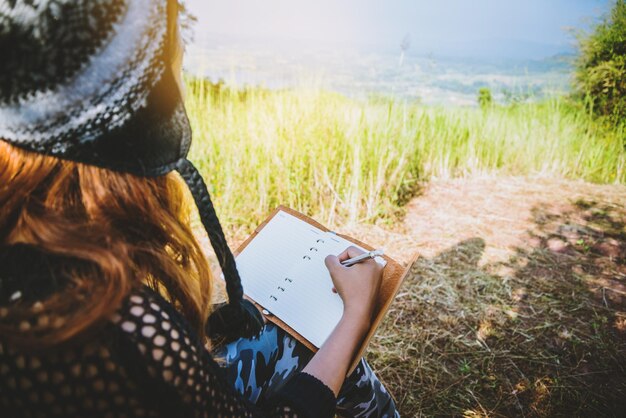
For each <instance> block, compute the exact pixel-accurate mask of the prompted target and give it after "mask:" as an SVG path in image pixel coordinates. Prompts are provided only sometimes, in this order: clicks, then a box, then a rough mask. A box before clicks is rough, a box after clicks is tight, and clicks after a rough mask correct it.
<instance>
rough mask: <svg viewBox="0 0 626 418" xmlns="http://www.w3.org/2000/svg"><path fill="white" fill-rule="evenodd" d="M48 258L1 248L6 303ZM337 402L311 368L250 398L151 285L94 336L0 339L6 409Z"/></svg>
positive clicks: (114, 413)
mask: <svg viewBox="0 0 626 418" xmlns="http://www.w3.org/2000/svg"><path fill="white" fill-rule="evenodd" d="M20 247H23V246H20ZM33 257H35V258H33ZM41 257H48V256H43V255H42V254H38V255H37V251H35V250H33V249H32V248H29V249H25V248H21V249H19V250H18V251H16V249H15V248H12V249H10V250H7V247H5V248H2V247H0V303H1V306H2V309H10V305H11V304H12V303H24V302H26V301H28V300H29V288H25V287H24V286H27V285H28V286H29V287H30V288H32V287H33V286H34V282H33V277H34V276H32V273H33V269H34V270H35V271H36V270H37V269H40V270H41V268H43V266H50V265H51V261H50V259H49V257H48V258H47V259H45V260H44V261H43V262H42V261H41ZM23 263H26V264H23ZM52 263H53V260H52ZM20 265H21V266H25V265H26V266H28V270H29V272H28V273H27V274H25V275H24V276H23V279H24V280H19V277H17V276H15V275H12V274H11V273H10V272H11V271H13V272H15V269H16V268H19V266H20ZM37 266H39V267H37ZM39 277H40V278H41V279H43V280H49V279H50V277H48V276H46V275H45V274H44V275H40V276H39ZM38 280H39V279H37V281H38ZM45 284H46V283H45V282H42V285H43V287H44V288H45ZM20 285H21V286H20ZM19 287H24V288H22V289H20V288H19ZM41 288H42V287H39V288H38V290H35V289H33V294H36V293H39V292H40V291H41ZM334 406H335V397H334V395H333V393H332V391H331V390H330V389H329V388H328V387H327V386H325V385H324V384H323V383H322V382H321V381H319V380H318V379H316V378H315V377H313V376H311V375H308V374H306V373H299V374H296V375H295V376H294V377H293V378H292V379H291V380H290V381H288V383H287V384H286V385H285V387H284V388H283V389H282V390H281V391H280V392H278V394H277V395H276V396H275V397H274V398H272V399H270V400H269V401H266V402H265V404H260V405H253V404H251V403H249V402H248V401H247V400H245V399H243V398H242V397H241V396H240V395H239V393H238V392H236V391H235V390H234V388H232V387H230V385H229V384H228V383H227V381H226V379H225V377H224V375H223V372H222V369H221V368H220V367H219V365H218V364H217V363H216V362H215V360H214V359H213V358H212V357H211V355H210V354H209V352H208V351H207V350H206V349H205V348H204V346H203V345H202V343H201V342H200V341H199V340H198V338H196V336H195V334H194V332H193V331H192V330H191V328H190V326H189V324H188V323H187V322H186V320H185V319H184V318H183V317H182V316H181V315H180V314H179V313H178V312H177V311H176V310H175V309H174V307H173V306H172V305H171V304H170V303H169V302H167V301H166V300H165V299H163V298H162V297H161V296H160V295H159V294H157V293H156V292H154V291H152V290H150V289H148V288H147V287H144V288H141V289H139V290H137V291H135V292H133V293H132V294H131V295H130V296H129V297H128V298H127V300H126V301H125V303H124V304H123V306H122V307H121V309H120V310H119V311H118V312H117V313H116V314H115V315H114V317H113V318H111V320H110V322H109V323H107V324H106V325H105V326H104V327H103V329H102V331H101V332H99V333H98V334H97V337H95V338H92V339H91V340H90V341H89V342H87V343H82V344H77V345H74V346H71V347H69V348H65V349H63V350H54V351H51V352H49V353H44V354H42V353H39V354H26V353H21V352H19V351H17V350H15V349H13V348H12V347H10V346H8V344H6V342H0V411H2V413H1V415H2V416H3V417H30V416H32V417H39V416H41V417H47V416H62V417H178V416H181V417H183V416H184V417H218V416H219V417H260V416H262V417H323V416H333V413H334Z"/></svg>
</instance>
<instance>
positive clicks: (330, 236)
mask: <svg viewBox="0 0 626 418" xmlns="http://www.w3.org/2000/svg"><path fill="white" fill-rule="evenodd" d="M350 245H354V246H356V247H359V248H361V249H363V250H371V249H372V248H371V247H369V246H367V245H366V244H363V243H361V242H359V241H357V240H354V239H352V238H350V237H346V236H340V235H337V234H335V233H333V232H331V231H329V230H328V229H327V228H325V227H324V226H322V225H320V224H319V223H317V222H315V221H314V220H313V219H311V218H308V217H306V216H305V215H303V214H301V213H299V212H296V211H294V210H292V209H289V208H287V207H284V206H280V207H278V208H277V209H276V210H275V211H274V212H273V213H272V214H271V215H270V217H269V218H268V219H267V220H266V221H265V222H264V223H263V224H261V226H259V228H257V230H256V231H255V233H254V234H252V235H251V236H250V237H249V238H248V239H247V240H246V241H245V242H244V243H243V244H242V245H241V247H240V248H239V249H238V250H237V251H236V254H237V255H236V259H235V260H236V263H237V269H238V270H239V274H240V276H241V281H242V284H243V288H244V292H245V294H246V297H248V298H249V299H252V300H253V301H254V302H255V303H256V304H257V305H259V306H260V307H261V308H262V309H263V310H264V312H263V313H264V315H265V316H266V318H267V319H268V320H269V321H272V322H274V323H276V324H278V325H279V326H281V327H282V328H284V329H285V330H287V332H288V333H290V334H291V335H293V336H294V337H296V338H297V339H298V340H300V341H301V342H303V343H304V344H305V345H307V346H308V347H309V348H310V349H312V350H314V351H315V350H316V349H317V348H319V347H321V345H322V344H323V343H324V341H325V340H326V339H327V338H328V336H329V335H330V333H331V332H332V330H333V329H334V327H335V326H336V325H337V323H338V322H339V320H340V319H341V315H342V313H343V302H342V300H341V297H340V296H339V295H338V294H336V293H333V292H332V287H333V283H332V279H331V277H330V274H329V272H328V269H327V268H326V266H325V264H324V258H325V257H326V256H327V255H329V254H333V255H338V254H339V253H341V252H342V251H343V250H345V249H346V248H347V247H349V246H350ZM376 261H377V262H379V263H381V264H383V265H386V267H385V269H384V272H383V282H382V284H381V289H380V295H379V300H378V302H377V305H376V308H375V317H374V321H373V325H372V329H371V330H370V333H368V335H367V337H366V338H365V340H364V342H363V345H362V347H361V350H360V352H359V357H360V355H362V354H363V351H364V350H365V347H366V345H367V343H368V342H369V339H370V338H371V336H372V335H373V333H374V331H375V329H376V328H377V326H378V324H379V323H380V321H381V319H382V317H383V316H384V313H385V312H386V310H387V309H388V307H389V305H390V304H391V302H392V300H393V297H394V296H395V294H396V292H397V291H398V288H399V287H400V284H401V282H402V279H403V278H404V276H405V275H406V273H407V269H405V268H403V267H401V266H400V265H399V264H398V263H396V262H395V261H393V260H392V259H391V258H389V257H388V256H385V257H384V258H381V257H377V260H376ZM357 358H358V357H357Z"/></svg>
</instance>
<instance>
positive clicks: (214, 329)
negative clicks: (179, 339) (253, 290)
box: [176, 159, 263, 341]
mask: <svg viewBox="0 0 626 418" xmlns="http://www.w3.org/2000/svg"><path fill="white" fill-rule="evenodd" d="M176 170H177V171H178V172H179V173H180V175H181V176H182V177H183V179H184V180H185V182H186V183H187V186H188V187H189V190H190V191H191V194H192V195H193V199H194V201H195V202H196V206H197V207H198V211H199V213H200V220H201V221H202V225H203V226H204V229H205V230H206V232H207V234H208V236H209V240H210V241H211V246H212V247H213V250H214V251H215V255H216V256H217V260H218V261H219V263H220V267H221V268H222V273H223V274H224V280H225V281H226V292H227V293H228V301H229V302H228V304H227V305H223V306H221V307H219V308H218V309H217V310H215V311H214V312H213V313H212V314H211V316H210V317H209V320H208V322H207V334H208V335H209V337H210V338H212V339H224V340H226V341H232V340H234V339H237V338H240V337H251V336H253V335H256V334H258V332H259V331H260V330H261V328H262V327H263V317H262V316H261V314H260V312H259V311H258V309H256V307H255V306H254V305H253V304H252V303H251V302H249V301H248V300H246V299H244V298H243V287H242V286H241V278H240V277H239V272H238V271H237V266H236V264H235V258H234V257H233V253H232V252H231V251H230V248H229V247H228V244H227V243H226V237H225V236H224V231H223V230H222V226H221V225H220V221H219V219H218V218H217V214H216V213H215V208H214V207H213V202H211V196H210V195H209V191H208V189H207V187H206V184H205V183H204V180H203V179H202V176H201V175H200V173H199V172H198V170H197V169H196V167H194V165H193V164H192V163H191V161H189V160H187V159H182V160H180V161H179V162H178V164H177V167H176Z"/></svg>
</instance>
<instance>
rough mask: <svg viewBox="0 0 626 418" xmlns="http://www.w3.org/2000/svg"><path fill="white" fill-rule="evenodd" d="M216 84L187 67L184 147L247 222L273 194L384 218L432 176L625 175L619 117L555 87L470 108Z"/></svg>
mask: <svg viewBox="0 0 626 418" xmlns="http://www.w3.org/2000/svg"><path fill="white" fill-rule="evenodd" d="M218 87H221V86H217V87H216V86H215V85H212V84H210V83H209V82H207V81H205V80H202V79H187V97H186V105H187V111H188V114H189V117H190V119H191V125H192V128H193V135H194V142H193V146H192V152H191V158H192V159H193V161H194V162H195V163H196V164H197V165H198V167H199V168H200V170H201V171H202V173H203V175H204V176H205V178H206V179H207V182H208V183H209V184H210V189H211V191H212V193H213V196H214V199H215V200H216V205H217V207H218V211H219V212H220V216H221V217H222V219H223V221H224V223H225V224H226V225H227V226H229V227H232V226H234V225H237V226H239V227H243V228H244V229H245V230H247V231H249V230H250V229H251V228H252V227H254V226H256V225H257V224H258V223H259V221H260V220H262V219H263V218H265V216H267V214H268V213H269V211H270V210H271V209H273V208H274V207H275V206H277V205H278V204H285V205H288V206H290V207H292V208H294V209H297V210H299V211H302V212H305V213H309V214H311V215H312V216H314V217H316V218H317V219H319V220H320V221H322V222H324V223H327V224H329V225H336V224H340V223H343V222H351V221H358V222H363V221H373V220H377V219H393V217H394V215H395V214H397V213H398V211H400V210H401V206H402V204H403V203H404V202H406V200H407V199H408V198H409V197H410V196H411V195H412V194H414V192H415V191H416V188H417V185H418V184H419V182H421V181H425V180H428V179H431V178H441V177H459V176H470V175H476V174H487V175H537V174H539V175H546V176H558V177H565V178H572V179H584V180H588V181H592V182H602V183H624V182H625V181H626V152H625V150H624V142H623V138H624V137H625V135H626V133H625V130H624V128H623V127H621V128H619V129H618V128H610V129H609V128H606V127H601V126H599V125H598V124H596V123H595V122H594V121H593V119H592V118H591V117H590V116H589V115H587V114H586V113H585V112H584V111H582V110H580V109H578V108H576V107H575V106H573V105H570V104H568V103H567V102H566V100H565V99H562V98H554V99H548V100H546V101H544V102H541V103H535V104H518V105H515V106H509V107H500V106H496V107H491V108H488V109H483V110H481V109H471V108H452V109H450V108H437V107H425V106H420V105H415V104H407V103H405V102H402V101H395V100H392V99H385V98H382V99H381V98H378V99H372V100H368V101H356V100H351V99H348V98H346V97H343V96H341V95H339V94H335V93H331V92H326V91H322V90H319V89H314V88H312V89H309V88H304V87H303V88H296V89H291V90H279V91H269V90H265V89H261V88H248V89H242V90H236V89H228V88H218Z"/></svg>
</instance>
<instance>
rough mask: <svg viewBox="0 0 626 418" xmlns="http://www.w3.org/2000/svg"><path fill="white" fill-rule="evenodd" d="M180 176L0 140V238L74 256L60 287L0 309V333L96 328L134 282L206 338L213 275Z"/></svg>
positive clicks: (39, 336) (25, 342) (55, 333)
mask: <svg viewBox="0 0 626 418" xmlns="http://www.w3.org/2000/svg"><path fill="white" fill-rule="evenodd" d="M187 193H188V192H187V190H186V188H185V186H184V183H183V181H182V179H180V178H179V176H178V174H176V173H173V172H172V173H170V174H167V175H165V176H162V177H154V178H146V177H138V176H134V175H131V174H124V173H119V172H114V171H110V170H106V169H101V168H97V167H94V166H90V165H85V164H80V163H75V162H70V161H65V160H60V159H57V158H54V157H49V156H43V155H39V154H35V153H30V152H27V151H23V150H21V149H19V148H17V147H14V146H11V145H9V144H7V143H5V142H2V141H0V245H5V244H7V243H9V242H15V241H17V242H24V243H28V244H32V245H34V246H36V247H38V248H39V249H40V250H42V251H44V252H46V253H49V254H53V255H58V256H60V257H63V259H66V260H67V259H69V260H72V262H70V263H69V265H67V266H64V272H65V275H66V276H68V277H69V280H68V281H67V283H66V285H65V286H64V287H63V288H62V290H60V291H58V292H55V293H53V294H52V295H50V296H49V297H46V298H45V299H43V300H39V301H36V302H35V303H34V304H29V305H28V306H26V304H24V303H21V304H19V303H18V304H16V306H15V307H11V309H8V310H7V309H3V311H2V312H0V339H2V340H8V341H12V342H13V343H15V344H17V345H20V346H22V347H24V348H33V349H35V348H43V347H49V346H53V345H58V344H62V343H65V342H68V341H70V340H73V339H74V338H76V337H79V336H81V335H85V334H86V333H87V332H88V331H89V330H94V329H97V328H98V325H100V324H103V323H105V322H106V321H107V319H108V318H109V317H111V315H112V314H113V313H114V311H115V310H116V309H117V308H119V307H120V305H121V303H122V301H123V300H124V298H125V297H126V296H127V295H128V294H129V292H131V290H132V289H134V288H137V287H139V286H141V285H142V284H146V285H148V286H149V287H151V288H153V289H155V290H156V291H158V292H160V293H161V294H163V295H164V296H165V297H166V298H167V299H168V300H170V302H172V303H173V304H174V305H175V306H176V307H177V308H178V309H179V311H180V312H181V313H182V314H183V315H184V316H185V317H186V319H187V320H188V321H190V323H191V324H192V326H194V328H195V329H196V331H197V332H198V333H199V335H200V336H204V324H205V321H206V318H207V317H208V314H209V309H210V297H211V274H210V269H209V266H208V264H207V261H206V259H205V257H204V255H203V253H202V250H201V248H200V246H199V244H198V242H197V241H196V239H195V238H194V235H193V233H192V230H191V227H190V223H189V217H190V216H189V215H190V209H191V206H190V205H189V203H188V202H190V197H189V196H188V195H187Z"/></svg>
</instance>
